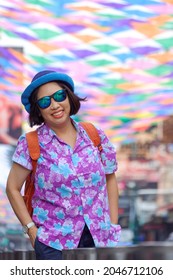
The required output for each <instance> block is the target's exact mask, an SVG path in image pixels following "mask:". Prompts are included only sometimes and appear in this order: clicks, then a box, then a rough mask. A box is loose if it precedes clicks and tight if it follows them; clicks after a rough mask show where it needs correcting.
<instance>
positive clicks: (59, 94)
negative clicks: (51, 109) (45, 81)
mask: <svg viewBox="0 0 173 280" xmlns="http://www.w3.org/2000/svg"><path fill="white" fill-rule="evenodd" d="M53 99H54V100H55V101H57V102H62V101H64V100H65V99H66V92H65V90H64V89H61V90H58V91H56V92H55V93H54V95H53Z"/></svg>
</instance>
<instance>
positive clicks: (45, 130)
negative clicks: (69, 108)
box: [37, 118, 83, 144]
mask: <svg viewBox="0 0 173 280" xmlns="http://www.w3.org/2000/svg"><path fill="white" fill-rule="evenodd" d="M71 121H72V123H73V125H74V127H75V128H76V130H77V133H79V134H80V133H81V132H83V128H82V126H81V125H80V123H77V122H76V121H75V120H74V119H72V118H71ZM37 131H38V136H40V141H41V142H42V143H44V144H48V143H49V142H51V141H52V140H53V138H54V137H56V138H57V139H58V136H57V135H56V133H55V132H54V131H53V130H52V129H51V128H50V127H49V126H48V125H47V124H43V125H42V126H40V127H39V128H38V129H37Z"/></svg>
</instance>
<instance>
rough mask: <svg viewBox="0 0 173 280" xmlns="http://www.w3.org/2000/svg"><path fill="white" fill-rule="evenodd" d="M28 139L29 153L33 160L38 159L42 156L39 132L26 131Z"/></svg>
mask: <svg viewBox="0 0 173 280" xmlns="http://www.w3.org/2000/svg"><path fill="white" fill-rule="evenodd" d="M26 140H27V143H28V149H29V154H30V157H31V158H32V160H36V161H37V160H38V158H39V156H40V146H39V141H38V134H37V131H36V130H33V131H30V132H28V133H26Z"/></svg>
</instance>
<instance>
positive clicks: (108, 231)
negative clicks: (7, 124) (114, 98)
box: [13, 121, 121, 250]
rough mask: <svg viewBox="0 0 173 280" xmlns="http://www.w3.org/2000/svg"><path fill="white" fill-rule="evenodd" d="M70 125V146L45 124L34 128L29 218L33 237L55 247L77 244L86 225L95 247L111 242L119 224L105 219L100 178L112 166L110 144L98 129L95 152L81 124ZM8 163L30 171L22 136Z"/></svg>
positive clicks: (114, 166)
mask: <svg viewBox="0 0 173 280" xmlns="http://www.w3.org/2000/svg"><path fill="white" fill-rule="evenodd" d="M73 123H74V125H75V127H76V129H77V140H76V144H75V147H74V149H72V148H71V146H69V145H68V144H66V143H65V142H63V141H62V140H61V139H59V138H58V137H57V135H56V134H55V132H54V131H53V130H52V129H50V128H49V127H48V126H47V125H45V124H44V125H42V126H40V127H39V128H37V131H38V137H39V143H40V152H41V154H40V158H39V159H38V164H37V170H36V176H35V193H34V196H33V200H32V205H33V209H34V211H33V217H32V219H33V221H34V222H35V223H36V225H37V226H38V233H37V235H38V239H39V241H40V242H42V243H44V244H46V245H48V246H50V247H53V248H55V249H58V250H62V249H73V248H77V246H78V243H79V240H80V237H81V234H82V231H83V228H84V225H85V224H87V226H88V228H89V230H90V232H91V234H92V237H93V239H94V243H95V246H96V247H105V246H109V247H113V246H116V245H117V242H118V240H119V237H120V232H121V227H120V226H119V225H113V224H111V222H110V215H109V206H108V196H107V191H106V177H105V174H111V173H113V172H115V171H116V170H117V162H116V153H115V150H114V147H113V145H112V144H111V143H110V142H109V140H108V138H107V136H106V135H105V134H104V132H103V131H102V130H101V129H99V128H98V132H99V135H100V137H101V143H102V147H103V150H102V152H101V153H100V152H99V151H98V149H97V147H94V145H93V143H92V141H91V139H90V138H89V137H88V135H87V133H86V131H85V130H84V129H83V127H82V126H81V125H80V123H77V122H75V121H73ZM13 161H14V162H17V163H18V164H20V165H22V166H24V167H25V168H27V169H29V170H32V163H31V159H30V156H29V152H28V147H27V142H26V137H25V135H22V136H21V137H20V138H19V140H18V144H17V148H16V150H15V153H14V155H13Z"/></svg>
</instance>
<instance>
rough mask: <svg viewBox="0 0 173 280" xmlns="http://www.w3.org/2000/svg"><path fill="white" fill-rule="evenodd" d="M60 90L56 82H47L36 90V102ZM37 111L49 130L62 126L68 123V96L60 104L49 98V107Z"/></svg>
mask: <svg viewBox="0 0 173 280" xmlns="http://www.w3.org/2000/svg"><path fill="white" fill-rule="evenodd" d="M61 89H62V87H60V86H59V85H58V84H57V83H56V82H49V83H47V84H44V85H42V86H40V87H39V89H38V93H37V100H39V99H40V98H42V97H45V96H50V95H52V94H54V93H55V92H57V91H59V90H61ZM39 109H40V112H41V115H42V117H43V119H44V121H45V123H47V124H48V125H49V126H50V127H51V128H54V127H56V128H57V126H62V125H64V124H65V123H66V122H67V121H69V118H70V103H69V99H68V96H66V99H65V100H64V101H61V102H57V101H55V100H54V99H53V98H51V103H50V106H49V107H47V108H45V109H41V108H39Z"/></svg>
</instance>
